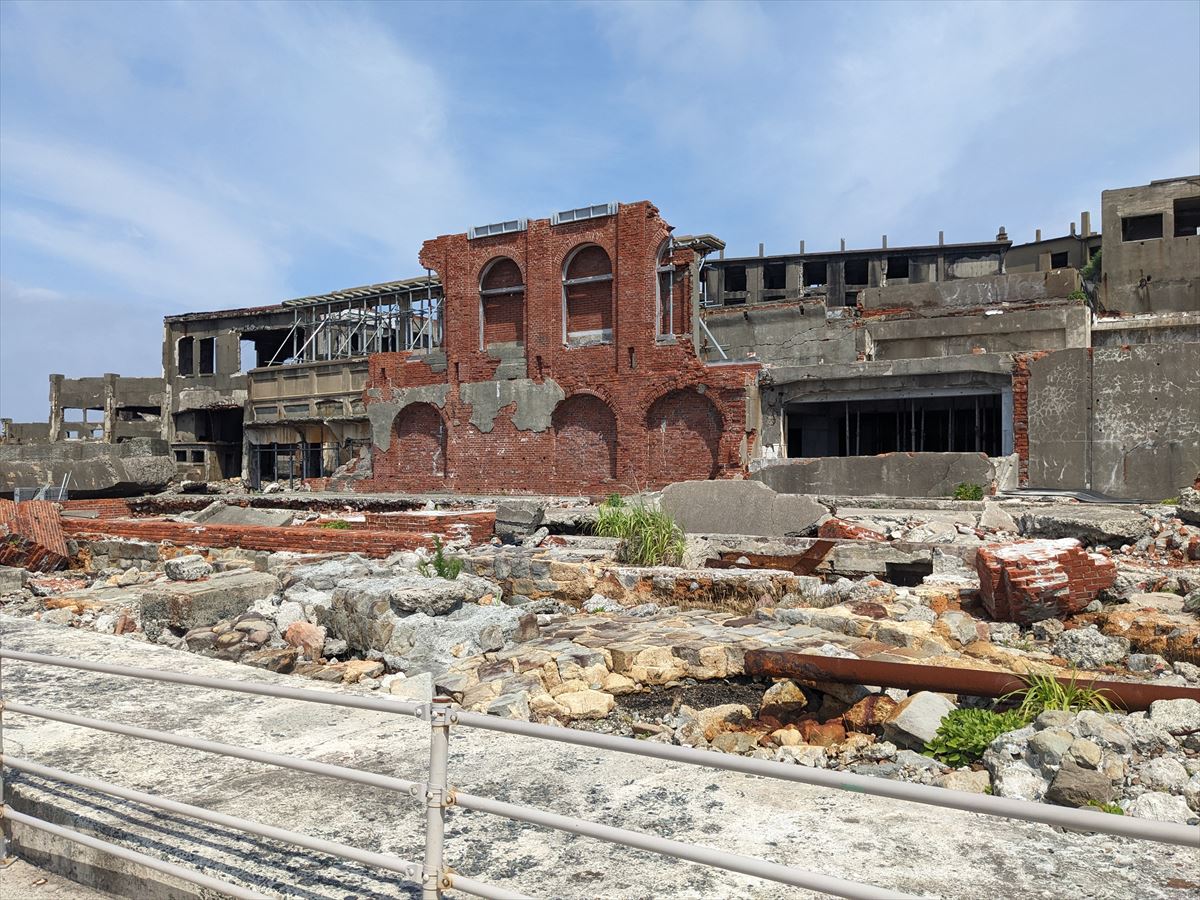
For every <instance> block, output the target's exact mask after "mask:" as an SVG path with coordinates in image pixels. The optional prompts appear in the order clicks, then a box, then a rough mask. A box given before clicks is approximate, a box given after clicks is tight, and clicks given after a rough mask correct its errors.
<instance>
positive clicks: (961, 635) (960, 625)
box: [938, 610, 979, 647]
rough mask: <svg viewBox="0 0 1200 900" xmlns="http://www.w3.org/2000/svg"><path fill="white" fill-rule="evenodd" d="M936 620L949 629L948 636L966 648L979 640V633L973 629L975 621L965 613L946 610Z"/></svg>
mask: <svg viewBox="0 0 1200 900" xmlns="http://www.w3.org/2000/svg"><path fill="white" fill-rule="evenodd" d="M938 618H939V619H940V620H941V621H942V622H944V623H945V624H946V627H947V628H949V629H950V636H951V637H952V638H954V639H955V640H956V641H958V642H959V643H960V644H962V645H963V646H964V647H966V646H967V645H968V644H973V643H975V642H976V641H977V640H979V631H978V629H977V628H976V627H975V625H976V619H975V618H974V617H973V616H970V615H968V614H967V613H965V612H959V611H958V610H947V611H946V612H944V613H942V614H941V615H940V616H938Z"/></svg>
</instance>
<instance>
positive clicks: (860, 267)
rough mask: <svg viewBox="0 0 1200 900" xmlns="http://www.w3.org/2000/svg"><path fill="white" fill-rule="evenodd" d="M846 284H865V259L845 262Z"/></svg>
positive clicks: (866, 280)
mask: <svg viewBox="0 0 1200 900" xmlns="http://www.w3.org/2000/svg"><path fill="white" fill-rule="evenodd" d="M845 271H846V284H867V282H868V281H869V278H868V275H867V271H868V264H867V260H866V259H848V260H846V270H845Z"/></svg>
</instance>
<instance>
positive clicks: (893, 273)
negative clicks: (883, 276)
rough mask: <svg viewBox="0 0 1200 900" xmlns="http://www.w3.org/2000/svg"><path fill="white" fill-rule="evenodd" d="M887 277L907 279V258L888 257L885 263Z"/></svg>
mask: <svg viewBox="0 0 1200 900" xmlns="http://www.w3.org/2000/svg"><path fill="white" fill-rule="evenodd" d="M887 277H888V278H907V277H908V257H907V256H889V257H888V261H887Z"/></svg>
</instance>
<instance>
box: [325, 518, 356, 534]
mask: <svg viewBox="0 0 1200 900" xmlns="http://www.w3.org/2000/svg"><path fill="white" fill-rule="evenodd" d="M321 527H322V528H333V529H335V530H337V531H341V530H342V529H345V528H349V527H350V523H349V522H347V521H346V520H345V519H330V520H329V521H328V522H322V523H321Z"/></svg>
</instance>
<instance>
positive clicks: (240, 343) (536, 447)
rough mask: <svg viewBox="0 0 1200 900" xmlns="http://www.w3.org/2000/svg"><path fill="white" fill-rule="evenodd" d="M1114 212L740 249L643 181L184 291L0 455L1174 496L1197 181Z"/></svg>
mask: <svg viewBox="0 0 1200 900" xmlns="http://www.w3.org/2000/svg"><path fill="white" fill-rule="evenodd" d="M1101 222H1102V230H1101V233H1100V234H1096V233H1095V232H1093V231H1092V228H1091V219H1090V215H1089V214H1087V213H1084V214H1083V215H1082V216H1081V221H1080V227H1079V228H1078V230H1077V229H1076V226H1075V225H1074V224H1072V225H1071V227H1070V233H1069V234H1067V235H1063V236H1060V237H1052V238H1047V239H1043V238H1042V235H1041V232H1040V231H1039V232H1038V234H1037V239H1036V240H1035V241H1034V242H1032V243H1029V244H1020V245H1014V244H1013V243H1012V242H1011V241H1010V239H1009V237H1008V235H1007V233H1006V231H1005V229H1004V228H1003V227H1001V228H1000V229H999V231H998V233H997V234H996V236H995V239H993V240H986V241H979V242H973V243H947V242H946V241H945V240H944V236H941V235H939V240H938V242H937V243H936V244H930V245H923V246H910V247H895V246H888V243H887V239H886V237H884V238H883V239H882V241H881V246H880V247H878V248H875V249H869V250H862V249H847V248H846V247H845V242H844V241H843V242H842V246H841V247H840V249H838V250H836V251H830V252H809V251H807V250H806V248H805V246H804V244H803V242H802V243H801V244H800V246H799V251H798V252H796V253H786V254H771V255H767V254H765V253H764V252H763V250H762V248H761V247H760V252H759V255H758V256H754V257H744V258H732V257H725V254H724V249H725V247H724V243H723V242H722V241H721V240H719V239H718V238H716V237H713V236H712V235H707V234H704V235H699V236H686V237H680V236H675V235H674V234H673V229H672V227H671V226H670V225H668V224H667V223H666V222H665V221H664V219H663V218H662V217H661V216H660V214H659V212H658V210H657V209H656V208H655V207H654V206H653V205H651V204H650V203H648V202H644V201H643V202H637V203H627V204H626V203H608V204H600V205H597V206H589V207H582V208H579V209H573V210H565V211H562V212H558V213H555V214H554V215H552V216H550V217H549V218H544V219H514V220H511V221H507V222H501V223H496V224H493V225H486V226H480V227H475V228H472V229H470V230H469V231H467V232H465V233H460V234H455V235H443V236H441V237H438V238H435V239H433V240H430V241H427V242H426V243H425V245H424V247H423V248H422V249H421V252H420V255H419V259H420V263H421V265H422V266H423V267H424V269H425V274H424V275H422V276H419V277H416V278H410V279H406V280H401V281H394V282H389V283H385V284H377V285H369V286H365V287H361V288H353V289H350V290H344V291H337V292H334V293H330V294H324V295H320V296H313V297H305V298H300V299H296V300H289V301H284V302H283V303H279V304H277V305H273V306H263V307H256V308H252V309H238V310H224V311H218V312H202V313H189V314H182V315H173V316H169V317H167V319H166V320H165V329H164V343H163V374H162V377H161V379H160V378H126V377H121V376H116V375H105V376H103V377H102V378H95V379H74V380H73V379H64V378H62V376H58V375H53V376H51V409H50V417H49V422H48V424H47V425H41V424H13V423H11V422H6V423H5V427H4V435H5V441H6V443H7V444H8V446H6V447H5V448H4V451H3V452H4V456H3V459H4V460H5V465H8V464H9V463H8V461H11V460H16V459H18V458H21V457H22V455H24V456H29V455H30V454H31V453H32V454H34V455H39V454H40V457H39V458H42V459H51V458H52V457H53V456H54V453H53V452H49V456H47V453H48V451H47V450H46V448H45V445H46V444H51V445H56V446H59V447H62V448H70V447H72V446H78V445H80V444H108V445H114V446H113V447H112V448H111V449H112V452H114V453H115V452H117V447H119V445H121V444H122V443H126V442H129V441H131V440H134V439H144V442H145V441H149V442H151V443H150V445H149V446H150V447H151V449H150V450H149V451H147V452H158V453H163V454H166V453H169V454H170V457H171V459H172V461H173V463H174V473H175V475H176V476H177V477H178V478H180V479H190V480H198V481H205V480H216V479H222V478H231V477H242V478H244V479H246V480H247V481H248V482H249V484H250V485H251V486H252V487H255V488H256V487H259V486H260V485H262V484H264V483H266V482H270V481H282V482H286V483H288V484H290V485H292V486H295V485H297V483H304V484H306V485H307V486H308V487H310V488H324V487H331V486H332V487H342V488H353V489H355V490H370V491H411V492H415V491H458V492H484V493H486V492H513V491H515V492H531V493H564V492H568V493H587V494H593V495H596V494H603V493H607V492H609V491H613V490H619V491H628V490H635V489H638V488H647V487H659V486H662V485H664V484H667V483H670V482H674V481H679V480H685V479H696V478H723V477H744V476H748V477H753V478H757V479H759V480H762V481H765V482H766V483H768V484H769V485H771V486H772V487H775V488H776V489H778V490H782V491H788V492H809V493H812V492H827V493H843V494H845V493H883V494H894V495H917V496H923V495H934V496H936V495H940V494H945V493H946V491H947V489H948V486H950V487H953V485H955V484H957V483H962V482H970V483H978V484H981V485H985V486H989V485H990V486H992V487H995V488H1000V489H1004V488H1015V487H1018V486H1030V487H1035V488H1039V489H1063V490H1090V491H1093V492H1098V493H1103V494H1108V495H1112V496H1116V497H1138V498H1149V499H1161V498H1162V497H1168V496H1172V495H1173V494H1174V493H1175V492H1176V490H1177V488H1178V487H1179V486H1180V485H1182V484H1186V483H1190V482H1191V480H1192V478H1193V477H1194V475H1195V474H1196V472H1197V470H1200V404H1197V402H1196V400H1195V398H1196V397H1197V396H1200V234H1198V229H1200V178H1198V177H1191V178H1179V179H1171V180H1165V181H1156V182H1153V183H1151V184H1149V185H1145V186H1141V187H1134V188H1124V189H1119V190H1110V191H1105V192H1104V194H1103V197H1102V209H1101ZM89 410H94V411H96V414H95V415H92V416H90V417H89V415H88V411H89ZM154 442H159V443H154ZM33 448H37V449H36V450H35V449H33ZM168 448H169V449H168ZM89 452H91V453H92V454H93V455H94V454H95V453H97V452H103V451H102V450H92V451H89ZM931 455H936V456H931ZM71 458H78V452H75V453H74V457H72V454H71V453H70V452H67V450H66V449H64V451H63V459H62V464H61V465H60V466H59V468H57V469H56V468H55V465H57V464H56V463H53V461H51V463H47V464H46V465H44V466H42V467H41V468H39V469H38V470H37V471H38V473H39V474H43V473H44V474H45V476H46V477H47V478H51V477H53V478H55V479H57V478H58V477H59V469H61V468H62V467H63V466H67V465H68V462H69V460H70V459H71ZM14 477H26V478H28V477H29V473H28V470H27V469H25V470H21V471H20V472H18V474H17V475H11V474H10V477H9V479H8V480H9V481H12V480H13V478H14ZM5 488H6V489H8V490H11V488H12V485H11V484H6V485H5ZM96 490H97V491H98V492H102V491H103V487H97V488H96Z"/></svg>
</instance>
